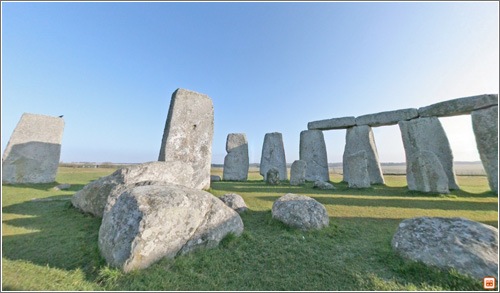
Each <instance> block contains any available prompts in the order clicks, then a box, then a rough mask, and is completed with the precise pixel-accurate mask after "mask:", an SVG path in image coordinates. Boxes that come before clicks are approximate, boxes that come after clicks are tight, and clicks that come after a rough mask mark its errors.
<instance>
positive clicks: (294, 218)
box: [272, 193, 330, 230]
mask: <svg viewBox="0 0 500 293" xmlns="http://www.w3.org/2000/svg"><path fill="white" fill-rule="evenodd" d="M272 215H273V218H275V219H277V220H279V221H281V222H283V223H285V224H286V225H288V226H291V227H294V228H297V229H300V230H317V229H321V228H324V227H327V226H328V223H329V221H330V218H329V217H328V213H327V212H326V209H325V207H324V206H323V205H322V204H321V203H319V202H318V201H317V200H315V199H313V198H310V197H308V196H304V195H297V194H293V193H288V194H285V195H284V196H282V197H280V198H278V199H277V200H276V201H275V202H274V203H273V207H272Z"/></svg>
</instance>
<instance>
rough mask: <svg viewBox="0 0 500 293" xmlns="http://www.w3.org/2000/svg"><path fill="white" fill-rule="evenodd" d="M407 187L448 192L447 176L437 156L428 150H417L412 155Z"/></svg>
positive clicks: (434, 191)
mask: <svg viewBox="0 0 500 293" xmlns="http://www.w3.org/2000/svg"><path fill="white" fill-rule="evenodd" d="M408 168H409V169H410V170H411V172H410V174H409V179H408V189H409V190H417V191H421V192H432V193H449V192H450V191H449V189H448V177H447V176H446V173H445V172H444V170H443V166H442V165H441V163H440V162H439V159H438V157H437V156H436V155H435V154H434V153H433V152H429V151H419V152H417V153H416V154H414V155H413V156H412V159H411V161H410V162H409V165H408Z"/></svg>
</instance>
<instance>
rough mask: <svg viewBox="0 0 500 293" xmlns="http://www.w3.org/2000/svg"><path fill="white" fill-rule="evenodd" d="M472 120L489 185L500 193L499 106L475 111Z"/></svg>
mask: <svg viewBox="0 0 500 293" xmlns="http://www.w3.org/2000/svg"><path fill="white" fill-rule="evenodd" d="M471 119H472V129H473V130H474V136H475V137H476V145H477V150H478V151H479V156H480V157H481V162H482V163H483V166H484V170H485V171H486V174H487V175H488V183H489V185H490V188H491V190H493V191H495V192H497V193H498V106H494V107H490V108H486V109H483V110H476V111H473V112H472V114H471Z"/></svg>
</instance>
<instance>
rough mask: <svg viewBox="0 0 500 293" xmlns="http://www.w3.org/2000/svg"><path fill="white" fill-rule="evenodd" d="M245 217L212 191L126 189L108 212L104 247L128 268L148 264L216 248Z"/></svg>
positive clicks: (102, 231)
mask: <svg viewBox="0 0 500 293" xmlns="http://www.w3.org/2000/svg"><path fill="white" fill-rule="evenodd" d="M242 232H243V222H242V220H241V218H240V216H239V215H238V213H236V212H235V211H234V210H232V209H231V208H229V207H227V206H226V205H225V204H224V203H223V202H222V201H220V200H219V199H218V198H216V197H214V196H213V195H211V194H210V193H208V192H205V191H202V190H195V189H190V188H186V187H182V186H176V185H149V186H137V187H130V188H127V189H125V190H123V193H122V194H121V195H120V196H119V197H118V200H117V201H116V204H115V205H113V207H112V208H111V209H110V210H109V211H107V212H106V213H104V217H103V219H102V224H101V228H100V229H99V250H100V252H101V254H102V256H103V257H104V258H105V259H106V261H107V263H108V264H109V265H111V266H113V267H118V268H120V269H122V270H123V271H125V272H129V271H133V270H138V269H144V268H147V267H149V266H150V265H151V264H153V263H155V262H156V261H158V260H160V259H162V258H165V257H166V258H173V257H175V256H177V255H179V254H184V253H188V252H191V251H193V250H195V249H199V248H211V247H215V246H217V245H218V244H219V242H220V241H221V240H222V239H223V238H224V237H225V236H226V235H227V234H229V233H234V234H236V235H240V234H241V233H242Z"/></svg>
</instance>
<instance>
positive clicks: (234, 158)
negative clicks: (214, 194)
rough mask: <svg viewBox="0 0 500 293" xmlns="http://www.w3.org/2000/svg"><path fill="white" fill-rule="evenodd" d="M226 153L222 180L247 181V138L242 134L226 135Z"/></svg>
mask: <svg viewBox="0 0 500 293" xmlns="http://www.w3.org/2000/svg"><path fill="white" fill-rule="evenodd" d="M226 151H227V155H226V157H225V158H224V171H223V174H222V179H223V180H228V181H245V180H247V179H248V168H249V162H248V141H247V136H246V135H245V134H244V133H230V134H228V135H227V140H226Z"/></svg>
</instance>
